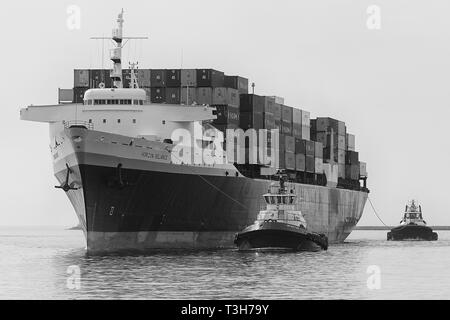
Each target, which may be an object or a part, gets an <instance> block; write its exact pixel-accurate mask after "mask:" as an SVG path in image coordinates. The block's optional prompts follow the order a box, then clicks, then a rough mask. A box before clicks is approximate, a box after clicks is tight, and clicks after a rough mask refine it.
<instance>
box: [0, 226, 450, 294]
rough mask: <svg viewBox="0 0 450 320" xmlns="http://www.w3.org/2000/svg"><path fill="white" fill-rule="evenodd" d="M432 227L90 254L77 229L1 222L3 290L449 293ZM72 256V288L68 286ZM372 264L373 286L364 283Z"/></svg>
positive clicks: (442, 240) (446, 259) (449, 253)
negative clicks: (252, 249)
mask: <svg viewBox="0 0 450 320" xmlns="http://www.w3.org/2000/svg"><path fill="white" fill-rule="evenodd" d="M438 233H439V241H437V242H387V241H385V240H384V239H385V236H386V232H385V231H355V232H353V233H352V235H351V236H350V238H349V239H348V240H347V241H346V243H344V244H340V245H334V246H331V247H330V248H329V250H328V251H326V252H319V253H242V252H237V251H235V250H222V251H206V252H205V251H203V252H182V251H171V252H167V251H165V252H158V253H154V254H148V255H143V256H142V255H141V256H139V255H128V256H87V255H86V254H85V251H84V240H83V236H82V233H81V232H80V231H66V230H59V229H56V228H51V229H50V228H46V229H26V228H20V229H17V228H16V229H4V228H3V229H1V228H0V299H89V298H98V299H252V298H257V299H317V298H318V299H321V298H326V299H405V298H406V299H432V298H438V299H450V276H449V274H448V268H449V267H450V232H449V231H438ZM70 266H78V267H79V270H80V271H81V277H80V287H79V289H76V288H75V289H69V288H68V286H67V279H68V277H69V276H70V274H68V273H67V271H68V268H69V267H70ZM369 266H377V267H378V268H379V270H380V274H379V279H380V282H379V283H380V286H381V287H380V288H379V289H369V288H368V286H367V280H368V278H369V277H370V276H371V275H372V278H371V279H373V277H374V276H373V273H370V274H368V273H367V270H368V267H369ZM75 270H76V269H75ZM369 271H370V269H369ZM375 277H376V276H375ZM70 279H72V278H70ZM70 279H69V283H70V284H72V283H74V282H71V281H70ZM75 283H76V282H75ZM369 283H374V282H371V281H369ZM375 283H376V281H375Z"/></svg>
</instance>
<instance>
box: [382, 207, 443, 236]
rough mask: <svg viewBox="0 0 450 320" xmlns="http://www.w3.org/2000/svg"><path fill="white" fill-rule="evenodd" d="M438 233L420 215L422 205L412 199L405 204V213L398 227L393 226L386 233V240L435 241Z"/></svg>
mask: <svg viewBox="0 0 450 320" xmlns="http://www.w3.org/2000/svg"><path fill="white" fill-rule="evenodd" d="M437 239H438V235H437V233H436V232H433V230H432V229H431V228H430V227H427V224H426V222H425V220H423V217H422V207H421V206H420V205H417V204H416V201H414V200H412V201H411V202H410V203H409V204H407V205H406V209H405V214H404V215H403V219H402V221H400V225H399V226H398V227H395V228H393V229H392V230H391V231H390V232H388V234H387V240H393V241H401V240H424V241H436V240H437Z"/></svg>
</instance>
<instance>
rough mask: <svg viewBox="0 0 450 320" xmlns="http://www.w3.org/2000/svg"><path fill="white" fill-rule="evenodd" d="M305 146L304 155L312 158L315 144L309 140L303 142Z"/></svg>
mask: <svg viewBox="0 0 450 320" xmlns="http://www.w3.org/2000/svg"><path fill="white" fill-rule="evenodd" d="M304 140H305V139H304ZM305 144H306V155H307V156H312V157H314V155H315V150H314V147H315V142H314V141H310V140H305Z"/></svg>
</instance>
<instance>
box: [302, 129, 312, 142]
mask: <svg viewBox="0 0 450 320" xmlns="http://www.w3.org/2000/svg"><path fill="white" fill-rule="evenodd" d="M302 139H305V140H311V128H310V127H307V126H302Z"/></svg>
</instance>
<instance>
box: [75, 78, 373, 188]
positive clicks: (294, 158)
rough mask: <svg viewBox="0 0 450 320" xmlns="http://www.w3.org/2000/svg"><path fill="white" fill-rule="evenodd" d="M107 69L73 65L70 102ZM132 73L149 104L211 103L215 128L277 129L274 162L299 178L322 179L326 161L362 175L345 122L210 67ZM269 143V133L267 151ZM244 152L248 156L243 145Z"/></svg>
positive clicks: (99, 81) (341, 173) (345, 175)
mask: <svg viewBox="0 0 450 320" xmlns="http://www.w3.org/2000/svg"><path fill="white" fill-rule="evenodd" d="M109 74H110V70H103V69H95V70H74V89H73V93H74V99H73V101H74V102H75V103H82V102H83V97H84V93H85V92H86V90H87V89H89V88H99V87H101V86H104V87H105V88H110V87H112V82H111V79H110V76H109ZM130 75H131V71H130V70H123V87H124V88H128V87H130V86H131V76H130ZM136 78H137V82H138V84H139V87H140V88H142V89H144V90H145V91H146V92H147V102H148V103H167V104H181V105H186V106H190V105H210V106H212V107H215V108H216V110H217V111H216V115H217V119H215V120H214V121H213V122H212V124H213V125H214V126H215V127H216V128H217V129H219V130H222V131H225V130H226V129H237V128H242V129H243V130H244V131H245V130H247V129H250V128H253V129H255V130H257V131H258V130H260V129H267V130H272V129H278V130H279V133H280V141H279V150H278V152H279V167H280V169H284V170H286V171H288V172H290V173H291V176H292V174H293V175H294V176H295V175H296V176H297V178H299V179H298V180H300V181H302V182H308V183H319V184H322V183H323V184H324V183H326V178H325V175H324V172H327V170H325V169H326V168H327V166H333V167H336V170H337V171H338V172H337V176H338V178H339V179H343V180H346V181H358V180H359V179H360V177H363V178H364V177H367V170H366V164H365V163H364V162H360V161H359V156H358V152H356V150H355V136H354V135H352V134H348V133H347V132H346V127H345V123H344V122H342V121H339V120H336V119H332V118H317V119H310V113H309V112H308V111H305V110H301V109H298V108H293V107H290V106H287V105H285V104H284V99H283V98H280V97H276V96H258V95H255V94H249V93H248V84H249V82H248V79H246V78H243V77H239V76H227V75H225V74H224V73H223V72H221V71H217V70H214V69H138V70H136ZM270 147H271V140H270V138H269V140H268V145H267V148H268V150H267V152H268V153H269V155H270ZM246 148H248V146H246ZM246 154H247V159H248V150H247V151H246ZM330 168H331V167H330ZM328 170H330V169H328Z"/></svg>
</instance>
